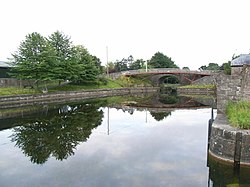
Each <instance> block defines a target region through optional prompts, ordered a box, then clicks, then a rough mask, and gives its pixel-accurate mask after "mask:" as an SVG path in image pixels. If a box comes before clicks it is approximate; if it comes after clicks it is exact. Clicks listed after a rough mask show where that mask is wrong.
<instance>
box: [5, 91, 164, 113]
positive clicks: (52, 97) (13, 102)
mask: <svg viewBox="0 0 250 187" xmlns="http://www.w3.org/2000/svg"><path fill="white" fill-rule="evenodd" d="M158 90H159V88H158V87H130V88H115V89H96V90H82V91H69V92H59V93H49V94H35V95H16V96H6V97H5V96H2V97H0V109H4V108H10V107H21V106H27V105H33V104H47V103H57V102H64V101H75V100H81V99H91V98H103V97H109V96H121V95H135V94H140V93H143V94H144V93H157V92H158Z"/></svg>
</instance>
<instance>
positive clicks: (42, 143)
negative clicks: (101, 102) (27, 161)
mask: <svg viewBox="0 0 250 187" xmlns="http://www.w3.org/2000/svg"><path fill="white" fill-rule="evenodd" d="M102 117H103V111H98V107H96V106H94V105H93V104H84V105H78V106H77V105H75V106H66V107H65V106H64V107H62V108H60V109H59V112H57V114H55V112H53V111H52V112H51V113H49V114H48V116H45V117H44V116H43V117H40V118H37V119H35V118H33V119H26V120H23V121H22V122H20V123H19V125H20V126H19V127H16V128H15V129H14V134H13V135H12V141H16V145H17V146H18V147H19V148H21V149H22V150H23V152H24V154H25V155H27V156H29V157H31V162H33V163H37V164H43V163H45V162H46V161H47V160H48V158H49V157H50V155H52V156H54V157H55V158H56V159H58V160H63V159H67V158H68V157H69V156H70V155H73V154H74V149H76V146H77V145H78V144H79V143H80V142H84V141H86V140H87V138H88V137H89V136H90V134H91V131H92V129H93V128H95V127H97V126H98V125H100V124H101V122H102Z"/></svg>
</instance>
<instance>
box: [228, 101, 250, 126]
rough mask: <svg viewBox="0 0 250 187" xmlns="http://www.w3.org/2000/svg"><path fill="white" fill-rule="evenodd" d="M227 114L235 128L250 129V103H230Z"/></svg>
mask: <svg viewBox="0 0 250 187" xmlns="http://www.w3.org/2000/svg"><path fill="white" fill-rule="evenodd" d="M226 114H227V116H228V120H229V122H230V123H231V124H232V125H233V126H234V127H237V128H241V129H250V101H240V102H237V103H235V102H229V103H228V104H227V107H226Z"/></svg>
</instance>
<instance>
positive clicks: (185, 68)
mask: <svg viewBox="0 0 250 187" xmlns="http://www.w3.org/2000/svg"><path fill="white" fill-rule="evenodd" d="M182 69H183V70H190V69H189V67H186V66H185V67H183V68H182Z"/></svg>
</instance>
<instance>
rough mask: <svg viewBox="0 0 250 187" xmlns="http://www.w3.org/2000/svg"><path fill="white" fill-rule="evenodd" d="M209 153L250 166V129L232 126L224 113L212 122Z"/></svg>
mask: <svg viewBox="0 0 250 187" xmlns="http://www.w3.org/2000/svg"><path fill="white" fill-rule="evenodd" d="M209 153H210V154H211V155H212V156H213V157H216V158H218V159H220V160H223V161H226V162H233V163H235V162H238V163H240V164H241V165H249V166H250V130H243V129H239V128H235V127H232V126H231V125H230V123H229V122H228V119H227V117H226V116H225V115H223V114H217V117H216V119H215V121H214V122H213V124H212V130H211V135H210V142H209Z"/></svg>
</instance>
